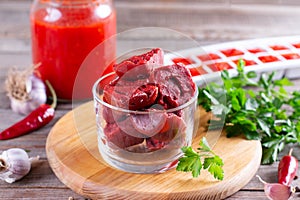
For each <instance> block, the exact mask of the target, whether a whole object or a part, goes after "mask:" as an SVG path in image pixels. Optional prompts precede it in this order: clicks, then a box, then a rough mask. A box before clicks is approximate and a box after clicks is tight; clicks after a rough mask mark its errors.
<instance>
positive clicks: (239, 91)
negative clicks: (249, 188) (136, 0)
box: [198, 60, 300, 164]
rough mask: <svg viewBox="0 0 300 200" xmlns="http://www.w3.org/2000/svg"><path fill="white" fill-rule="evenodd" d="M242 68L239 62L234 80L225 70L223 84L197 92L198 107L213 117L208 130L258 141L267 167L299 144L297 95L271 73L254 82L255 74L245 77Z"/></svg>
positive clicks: (299, 109)
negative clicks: (293, 144) (221, 129)
mask: <svg viewBox="0 0 300 200" xmlns="http://www.w3.org/2000/svg"><path fill="white" fill-rule="evenodd" d="M244 66H245V63H244V61H243V60H240V61H239V63H238V68H237V75H236V76H233V77H231V76H230V74H229V73H228V71H226V70H225V71H222V72H221V77H222V80H223V84H216V83H209V84H208V85H207V86H206V87H204V88H199V97H198V104H199V105H201V106H202V107H203V108H204V109H205V110H206V111H211V112H212V113H213V114H214V116H215V117H216V119H214V120H210V121H209V123H210V127H211V128H225V130H226V132H227V136H228V137H233V136H238V135H244V136H245V137H246V138H247V139H250V140H251V139H256V140H260V141H261V144H262V148H263V157H262V164H271V163H273V162H275V161H276V159H277V155H278V153H279V152H281V151H282V150H283V149H284V146H285V145H286V144H290V143H299V142H300V120H299V119H300V92H299V91H294V92H292V93H288V92H287V91H286V89H285V86H291V85H292V83H291V82H290V81H289V80H288V79H287V78H283V79H281V80H274V75H275V72H272V73H269V74H267V73H263V74H262V75H261V76H260V78H259V79H257V78H256V77H257V73H256V72H252V71H251V72H247V73H246V72H245V71H244ZM255 78H256V79H257V81H255Z"/></svg>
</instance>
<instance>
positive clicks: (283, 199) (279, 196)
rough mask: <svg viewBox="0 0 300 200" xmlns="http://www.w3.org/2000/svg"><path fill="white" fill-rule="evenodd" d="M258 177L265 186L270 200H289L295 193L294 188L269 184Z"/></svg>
mask: <svg viewBox="0 0 300 200" xmlns="http://www.w3.org/2000/svg"><path fill="white" fill-rule="evenodd" d="M257 177H258V178H259V180H260V182H262V183H263V184H264V191H265V194H266V196H267V197H268V199H270V200H288V199H289V198H290V197H291V195H292V194H293V193H295V188H294V187H291V186H287V185H283V184H280V183H267V182H265V181H264V180H262V178H261V177H260V176H258V175H257Z"/></svg>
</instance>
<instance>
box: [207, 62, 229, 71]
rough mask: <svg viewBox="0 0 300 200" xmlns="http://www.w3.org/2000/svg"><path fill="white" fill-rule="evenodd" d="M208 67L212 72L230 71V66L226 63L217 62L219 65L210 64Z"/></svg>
mask: <svg viewBox="0 0 300 200" xmlns="http://www.w3.org/2000/svg"><path fill="white" fill-rule="evenodd" d="M208 67H209V68H210V69H211V70H212V71H214V72H216V71H222V70H228V69H232V67H231V65H230V64H228V63H227V62H219V63H214V64H210V65H208Z"/></svg>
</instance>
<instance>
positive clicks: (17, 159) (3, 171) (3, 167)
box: [0, 148, 39, 183]
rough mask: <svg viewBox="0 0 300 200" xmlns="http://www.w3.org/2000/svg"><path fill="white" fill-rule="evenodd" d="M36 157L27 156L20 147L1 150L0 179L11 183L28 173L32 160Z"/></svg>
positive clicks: (36, 158)
mask: <svg viewBox="0 0 300 200" xmlns="http://www.w3.org/2000/svg"><path fill="white" fill-rule="evenodd" d="M38 159H39V157H34V158H29V157H28V154H27V153H26V152H25V151H24V150H23V149H20V148H11V149H8V150H6V151H3V152H2V154H1V155H0V179H1V180H4V181H6V182H7V183H13V182H15V181H17V180H19V179H21V178H23V177H24V176H25V175H27V174H28V173H29V171H30V169H31V164H32V162H33V161H36V160H38Z"/></svg>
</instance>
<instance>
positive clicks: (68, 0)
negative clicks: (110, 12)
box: [35, 0, 112, 6]
mask: <svg viewBox="0 0 300 200" xmlns="http://www.w3.org/2000/svg"><path fill="white" fill-rule="evenodd" d="M35 1H36V2H39V3H45V4H51V5H53V6H85V5H90V4H96V5H97V4H109V5H111V4H112V1H111V0H35Z"/></svg>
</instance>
